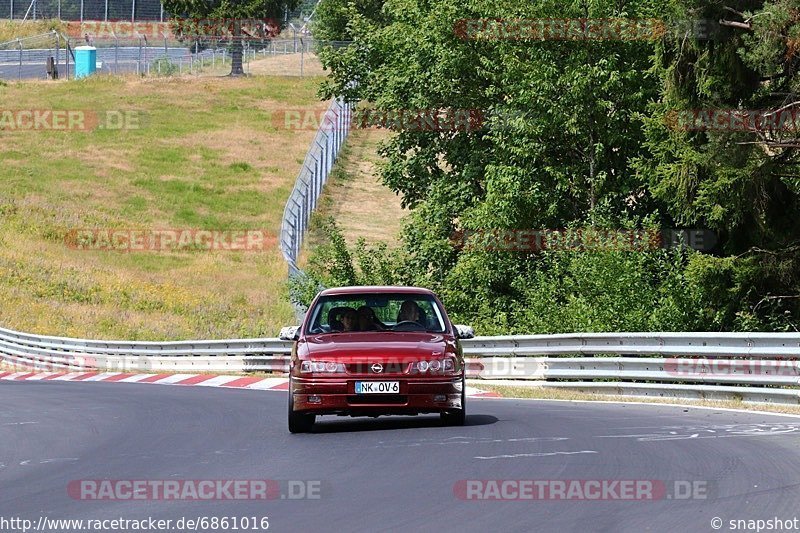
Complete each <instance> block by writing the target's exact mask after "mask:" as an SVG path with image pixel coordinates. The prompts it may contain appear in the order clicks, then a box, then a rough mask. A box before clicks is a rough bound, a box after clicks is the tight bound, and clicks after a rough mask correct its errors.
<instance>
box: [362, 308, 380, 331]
mask: <svg viewBox="0 0 800 533" xmlns="http://www.w3.org/2000/svg"><path fill="white" fill-rule="evenodd" d="M358 329H359V331H383V330H385V329H386V326H385V325H383V324H382V323H381V321H380V320H378V317H376V316H375V310H374V309H372V308H371V307H370V306H368V305H362V306H361V307H359V308H358Z"/></svg>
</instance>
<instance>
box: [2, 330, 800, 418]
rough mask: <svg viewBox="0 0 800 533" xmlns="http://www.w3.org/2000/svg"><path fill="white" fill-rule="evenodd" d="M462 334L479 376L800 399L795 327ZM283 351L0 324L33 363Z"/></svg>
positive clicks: (103, 363)
mask: <svg viewBox="0 0 800 533" xmlns="http://www.w3.org/2000/svg"><path fill="white" fill-rule="evenodd" d="M462 343H463V345H464V352H465V355H466V356H467V358H468V367H467V370H468V376H469V377H473V378H478V379H483V380H486V383H503V384H509V383H513V382H509V380H518V381H517V383H525V384H528V385H535V386H541V387H545V388H558V389H569V390H575V391H584V392H595V393H603V394H619V395H632V396H656V397H666V398H706V399H731V398H738V399H743V400H745V401H754V402H772V403H791V404H798V403H800V389H798V384H799V383H798V380H800V362H798V358H800V334H793V333H785V334H784V333H588V334H573V335H532V336H509V337H476V338H474V339H469V340H464V341H462ZM290 353H291V343H290V342H286V341H281V340H279V339H271V338H265V339H228V340H207V341H180V342H130V341H96V340H86V339H71V338H65V337H49V336H40V335H31V334H27V333H20V332H17V331H13V330H9V329H3V328H0V359H2V360H5V361H6V362H7V363H9V364H11V365H14V366H19V367H23V368H33V369H40V370H64V371H69V370H98V371H106V372H130V371H195V372H197V371H201V372H202V371H205V372H242V371H256V370H261V371H265V370H266V371H276V372H286V371H287V370H288V356H289V354H290ZM610 354H614V356H610V357H605V356H604V355H610ZM542 355H550V356H552V355H560V356H562V357H541V356H542ZM589 355H599V356H600V357H588V356H589ZM652 355H661V356H664V355H668V356H670V357H666V358H665V357H648V356H652ZM492 380H501V381H492Z"/></svg>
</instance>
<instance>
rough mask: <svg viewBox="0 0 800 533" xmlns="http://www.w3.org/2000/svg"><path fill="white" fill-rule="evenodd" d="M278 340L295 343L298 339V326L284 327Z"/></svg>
mask: <svg viewBox="0 0 800 533" xmlns="http://www.w3.org/2000/svg"><path fill="white" fill-rule="evenodd" d="M278 338H279V339H280V340H282V341H296V340H297V339H299V338H300V326H286V327H285V328H281V332H280V333H279V334H278Z"/></svg>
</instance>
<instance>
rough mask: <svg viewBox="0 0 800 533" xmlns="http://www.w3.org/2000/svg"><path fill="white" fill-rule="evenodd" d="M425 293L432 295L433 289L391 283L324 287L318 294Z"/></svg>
mask: <svg viewBox="0 0 800 533" xmlns="http://www.w3.org/2000/svg"><path fill="white" fill-rule="evenodd" d="M365 293H366V294H376V293H377V294H385V293H394V294H398V293H399V294H425V295H433V291H431V290H430V289H425V288H423V287H403V286H391V285H361V286H354V287H333V288H330V289H325V290H324V291H322V293H320V296H338V295H342V294H365Z"/></svg>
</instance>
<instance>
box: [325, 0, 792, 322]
mask: <svg viewBox="0 0 800 533" xmlns="http://www.w3.org/2000/svg"><path fill="white" fill-rule="evenodd" d="M731 4H732V5H730V6H728V7H729V8H730V9H725V8H724V7H723V6H722V5H721V4H720V3H718V2H710V1H709V0H672V1H670V2H667V3H663V2H655V1H653V0H639V1H633V2H612V1H610V0H593V1H587V0H574V1H566V2H563V1H555V0H552V1H551V0H548V1H542V2H536V3H535V4H534V3H519V2H511V1H504V0H472V1H468V2H462V1H458V0H387V1H386V2H384V3H382V5H381V6H380V9H378V4H371V3H370V4H364V3H356V2H343V1H342V0H323V1H322V4H321V5H320V10H321V11H322V12H323V13H325V12H327V13H330V15H326V16H323V17H322V18H321V19H320V21H319V22H318V24H319V25H321V26H323V27H324V28H326V29H327V31H329V32H330V34H329V36H347V37H348V38H351V39H353V41H354V42H353V44H352V45H351V46H349V47H347V48H339V49H334V48H329V49H326V50H324V51H323V53H322V58H323V62H324V64H325V65H326V66H327V67H328V68H329V69H330V70H331V76H330V78H329V80H328V82H327V83H326V85H325V86H324V87H323V94H324V95H325V96H331V95H334V94H338V95H344V96H345V97H347V98H349V99H351V100H360V101H362V102H368V103H369V105H370V106H373V107H374V108H375V109H377V110H378V111H380V112H384V113H388V114H389V115H390V116H391V113H392V112H397V110H403V111H405V112H413V111H414V110H431V109H435V110H440V111H442V112H443V113H448V112H449V113H451V114H455V113H456V112H457V111H458V110H478V111H479V112H480V113H481V117H482V119H481V120H480V121H479V127H470V128H454V129H447V128H444V129H440V130H437V131H433V130H431V129H426V128H404V127H395V128H394V129H395V130H396V131H395V135H393V136H392V137H391V138H390V140H389V141H388V142H387V143H386V144H385V145H384V146H383V147H382V149H381V153H382V155H384V156H385V157H386V160H387V163H386V164H385V166H384V167H383V168H382V170H381V173H382V178H383V180H384V183H385V184H386V185H388V186H389V187H391V188H392V189H393V190H394V191H396V192H397V193H399V194H400V195H401V197H402V198H403V202H404V204H405V205H406V206H408V207H411V208H412V216H411V220H410V223H409V224H407V226H406V227H405V229H404V233H403V242H404V249H403V256H402V257H399V256H396V257H395V258H394V263H393V277H394V279H397V280H400V281H402V282H405V283H418V284H422V285H426V286H429V287H431V288H433V289H435V290H437V291H438V292H440V293H441V294H442V295H444V296H445V298H446V299H447V302H448V305H449V306H450V309H451V310H452V311H453V314H454V315H456V316H459V317H460V318H461V319H463V320H465V321H473V323H476V324H477V325H478V326H479V327H480V328H481V331H482V332H483V331H486V332H495V333H500V332H509V331H510V332H538V331H547V332H553V331H567V330H572V331H603V330H637V329H662V330H670V329H673V330H675V329H710V330H714V329H734V328H739V329H744V328H750V329H753V328H755V329H787V328H791V327H794V325H795V324H796V323H797V321H798V316H800V312H798V307H797V304H798V300H797V298H796V296H795V295H796V294H797V293H798V292H800V291H798V279H797V277H798V272H800V269H798V268H796V267H797V266H798V265H797V253H798V250H797V246H796V245H795V243H796V242H797V241H798V233H797V231H798V227H800V217H798V216H797V215H798V205H797V194H798V187H797V185H798V181H797V180H798V177H797V176H794V175H793V174H794V172H795V164H796V157H797V148H796V147H791V146H790V147H784V146H782V145H783V144H786V142H787V141H792V140H793V142H794V144H800V140H798V139H797V138H796V137H798V136H797V135H795V138H794V139H787V137H786V135H783V134H781V135H783V136H782V137H780V138H777V137H770V135H771V134H769V133H768V134H767V135H760V136H759V135H756V136H754V135H753V133H752V132H730V131H728V132H721V131H680V130H675V129H670V128H669V127H668V126H669V120H668V118H669V117H670V116H671V115H670V112H673V113H674V111H675V110H681V109H694V108H703V107H707V108H729V109H730V108H734V109H736V108H748V109H777V108H779V107H781V106H786V105H790V104H792V102H795V101H796V100H800V98H797V94H798V87H797V85H798V76H797V66H798V64H797V54H798V53H800V46H798V45H797V44H796V43H797V42H800V41H796V40H795V39H796V37H797V35H798V33H797V28H798V26H797V8H796V7H792V6H793V4H791V3H790V2H789V0H774V1H772V2H767V3H763V2H752V1H750V2H732V3H731ZM745 4H746V9H749V11H747V10H746V9H745V7H743V6H744V5H745ZM323 6H325V7H324V9H323ZM325 10H327V11H325ZM615 17H620V18H626V19H639V20H642V19H650V18H653V17H658V18H662V19H666V24H665V25H664V26H663V28H662V29H665V30H666V31H665V32H663V35H661V37H660V38H658V39H622V40H620V39H606V40H602V39H601V40H568V39H567V40H563V39H560V40H559V39H550V40H533V39H525V40H520V39H496V38H492V34H491V32H487V31H484V33H482V34H480V33H479V34H477V35H476V36H475V38H474V39H465V38H464V36H463V34H460V33H459V31H458V29H457V28H459V26H458V21H459V20H465V19H466V20H474V19H484V18H502V19H506V20H508V19H543V18H550V19H565V18H575V19H579V18H588V19H608V18H615ZM697 19H708V20H714V21H716V20H720V19H723V20H729V22H734V23H737V22H738V23H741V25H743V26H745V27H743V26H741V25H739V24H726V25H723V26H721V27H719V28H714V27H713V26H712V27H711V28H710V29H712V30H714V33H713V35H712V36H711V37H712V38H705V37H704V36H702V35H695V34H691V33H686V30H691V29H692V28H693V27H694V26H693V25H692V24H689V25H685V24H679V23H678V22H679V21H686V20H697ZM748 25H749V26H750V27H749V29H748V28H746V26H748ZM461 28H463V26H461ZM717 30H718V31H717ZM495 35H496V34H495ZM352 82H356V83H352ZM744 142H747V143H750V144H741V143H744ZM586 226H593V227H601V228H609V229H621V228H629V229H636V228H645V227H675V226H678V227H686V226H689V227H709V228H711V229H714V230H715V231H717V232H718V233H719V236H720V245H719V247H718V249H717V250H716V251H715V252H716V255H702V254H699V253H697V252H693V251H686V250H678V251H676V250H672V251H667V250H648V251H624V250H612V251H597V250H593V249H571V250H560V251H557V250H551V251H546V252H538V253H525V252H509V251H501V250H492V249H486V248H485V247H483V248H482V247H480V246H466V247H461V246H458V245H457V244H455V243H454V242H453V239H452V236H453V235H454V233H455V234H458V232H462V231H492V230H495V229H502V230H514V229H529V228H532V229H541V228H565V227H572V228H578V227H586ZM341 244H342V246H344V248H345V249H346V248H347V247H346V245H344V243H341ZM351 264H352V262H351ZM317 266H321V265H317ZM323 271H325V269H324V268H323V269H321V270H318V271H317V272H318V273H321V272H323ZM318 275H319V274H318ZM337 279H339V280H342V281H348V280H355V281H358V277H357V276H355V277H351V278H347V277H338V278H337Z"/></svg>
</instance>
